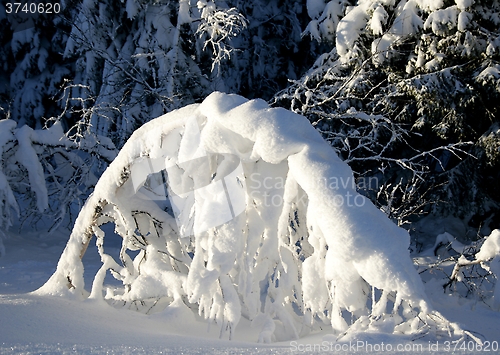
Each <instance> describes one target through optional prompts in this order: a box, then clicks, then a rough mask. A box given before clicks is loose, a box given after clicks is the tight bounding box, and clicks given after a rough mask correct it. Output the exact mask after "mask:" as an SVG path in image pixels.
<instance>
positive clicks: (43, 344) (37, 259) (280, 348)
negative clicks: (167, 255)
mask: <svg viewBox="0 0 500 355" xmlns="http://www.w3.org/2000/svg"><path fill="white" fill-rule="evenodd" d="M67 239H68V234H66V233H62V232H59V233H56V234H51V235H41V236H40V235H37V234H29V233H25V234H23V235H22V236H19V235H14V234H11V235H10V236H9V238H8V239H7V240H5V241H4V244H5V247H6V252H7V254H6V255H5V256H4V257H2V258H0V354H292V353H312V352H320V353H335V354H352V353H370V354H376V353H379V354H391V353H405V354H430V353H432V354H447V353H483V352H489V353H499V350H498V342H500V313H499V312H498V311H494V310H492V309H491V307H490V306H489V305H488V304H487V302H486V303H485V302H482V301H480V300H477V299H475V300H470V299H465V298H460V297H458V296H456V295H449V294H445V293H444V292H443V291H442V288H441V286H440V284H439V282H438V281H436V280H434V281H432V280H430V281H429V280H428V282H427V283H426V290H427V293H428V295H429V297H430V299H431V302H432V303H433V306H434V307H435V308H436V309H437V310H438V311H439V312H441V313H442V314H443V315H444V316H445V317H447V318H448V319H449V320H450V321H452V322H457V323H459V324H460V325H461V326H462V328H463V329H467V330H470V331H472V332H474V334H476V335H479V336H480V337H481V339H483V340H485V341H486V342H485V343H484V347H483V348H482V349H478V347H477V345H474V343H473V342H467V341H466V342H463V343H460V344H453V343H446V339H444V338H443V339H437V340H436V339H433V340H425V339H421V340H418V341H411V340H410V339H409V338H405V337H400V336H396V335H391V334H381V333H365V334H354V335H351V336H350V337H349V338H347V339H344V341H343V342H342V343H335V342H334V339H335V338H334V337H333V336H332V335H329V330H328V329H325V330H323V331H322V332H319V333H315V334H310V335H308V336H306V337H304V338H302V339H300V340H298V341H291V342H290V341H289V342H278V343H274V344H271V345H263V344H257V343H256V340H257V338H258V332H257V330H256V329H253V328H252V327H251V326H250V323H249V322H248V321H245V320H242V321H241V322H240V324H239V325H238V327H237V329H236V332H235V339H233V340H232V341H229V340H227V339H219V330H218V328H217V327H216V326H212V327H211V328H208V327H207V323H206V322H205V321H203V320H201V319H197V318H196V317H195V316H194V315H193V316H191V315H188V316H186V314H178V315H175V314H174V315H172V314H169V315H167V316H166V315H164V314H162V313H157V314H153V315H143V314H140V313H138V312H135V311H130V310H118V309H115V308H113V307H111V306H108V305H107V304H96V303H95V302H94V303H93V302H90V301H83V302H80V301H72V300H68V299H62V298H58V297H41V296H37V295H34V294H32V293H31V292H32V291H34V290H36V289H37V288H39V287H40V286H42V285H43V284H44V283H45V282H46V281H47V280H48V278H49V277H50V276H51V274H52V273H53V272H54V271H55V268H56V265H57V261H58V259H59V256H60V255H61V252H62V250H63V249H64V246H65V244H66V241H67ZM414 260H415V261H416V262H418V264H419V265H420V266H419V267H420V268H422V267H424V268H425V264H432V263H433V262H435V261H436V260H435V257H434V256H433V254H432V253H429V252H427V253H423V254H421V255H418V258H416V259H414ZM85 265H86V285H87V288H88V287H89V286H88V285H90V284H91V280H92V276H93V274H95V272H96V271H97V270H98V268H99V267H100V265H101V263H100V260H99V258H98V255H97V254H96V255H95V256H94V255H91V254H89V256H86V260H85ZM424 274H429V273H428V272H426V273H423V274H422V275H424ZM427 278H429V277H428V276H427ZM486 346H488V348H486ZM472 348H473V349H474V351H471V350H472ZM453 350H455V351H453ZM479 350H481V351H479ZM495 350H496V351H495Z"/></svg>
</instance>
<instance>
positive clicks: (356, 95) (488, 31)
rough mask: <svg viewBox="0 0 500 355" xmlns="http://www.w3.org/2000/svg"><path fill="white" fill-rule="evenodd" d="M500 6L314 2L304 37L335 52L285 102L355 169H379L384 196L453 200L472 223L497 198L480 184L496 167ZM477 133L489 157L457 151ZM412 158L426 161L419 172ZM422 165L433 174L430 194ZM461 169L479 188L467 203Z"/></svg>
mask: <svg viewBox="0 0 500 355" xmlns="http://www.w3.org/2000/svg"><path fill="white" fill-rule="evenodd" d="M499 11H500V4H499V2H498V1H468V0H457V1H426V0H403V1H395V0H387V1H383V0H364V1H355V2H353V1H330V2H328V3H326V4H325V3H324V2H323V1H309V2H308V13H309V15H310V17H311V22H310V23H309V25H308V26H307V28H306V30H305V32H304V35H307V36H310V37H312V38H313V39H315V40H317V41H321V42H323V43H331V44H332V46H333V48H332V49H331V51H330V52H327V53H325V54H323V55H322V56H320V57H319V58H318V59H317V61H316V63H315V64H314V66H313V67H312V68H311V69H310V70H309V72H308V73H306V74H305V75H304V76H303V77H302V78H301V79H300V80H297V81H294V82H293V84H292V85H291V87H290V88H288V89H287V90H286V91H284V92H281V93H279V94H278V95H277V96H276V101H277V102H278V103H279V104H280V105H286V106H287V107H289V108H290V109H292V110H293V111H295V112H298V113H301V114H304V115H306V116H307V117H308V118H309V119H310V120H311V121H312V122H313V124H314V125H315V126H316V127H317V128H318V129H320V130H321V131H323V132H325V137H326V138H327V139H329V140H331V142H332V145H333V146H334V147H336V148H337V149H338V150H339V151H340V154H341V155H342V156H343V157H344V158H345V159H346V160H347V161H349V160H351V161H353V162H354V164H352V163H351V166H352V167H353V168H354V170H355V171H356V172H358V173H360V174H368V175H372V176H377V177H378V178H379V181H380V182H381V184H380V186H379V187H382V189H381V190H379V194H378V195H379V196H389V197H391V196H392V197H394V198H396V199H399V200H400V201H399V202H398V203H401V202H402V200H404V199H405V198H409V200H410V201H411V202H410V205H413V206H418V205H420V202H419V200H422V202H425V200H426V199H427V201H430V200H434V201H438V200H446V201H448V202H452V203H449V204H447V205H441V207H440V213H445V214H446V213H449V212H454V213H458V212H459V211H458V210H457V209H456V206H462V207H463V209H464V211H462V213H460V214H459V216H460V217H462V218H463V219H464V220H469V219H470V218H471V217H472V215H473V214H474V213H480V212H481V209H483V207H482V205H484V204H482V203H481V200H482V199H484V198H488V199H491V198H495V197H494V196H495V195H494V194H491V193H489V192H488V191H486V190H485V189H484V188H483V187H482V186H485V185H484V184H483V183H481V180H482V179H483V177H482V176H485V175H487V173H488V171H489V170H487V167H491V166H492V164H493V165H494V164H497V163H495V160H494V159H492V157H493V156H494V154H493V155H492V153H491V152H494V151H496V150H497V147H498V141H497V139H496V138H495V137H496V135H497V133H496V132H497V130H498V129H497V124H498V119H499V112H498V107H497V105H496V104H495V100H497V99H498V97H499V94H500V91H499V88H500V86H498V82H499V81H498V80H499V75H498V69H499V68H498V59H499V49H498V48H499V47H498V46H499V44H500V42H499V38H500V37H499V36H500V33H499V31H498V23H499V20H500V17H499V13H500V12H499ZM468 141H472V142H473V143H474V145H475V148H474V149H472V150H469V151H470V152H472V153H474V154H475V155H477V156H478V158H479V161H476V160H474V161H471V159H472V158H468V159H464V158H466V157H467V156H466V155H465V154H464V153H463V152H458V151H455V152H453V151H450V149H449V148H450V144H462V143H466V142H468ZM439 146H444V147H448V148H447V149H442V150H440V151H438V150H436V148H437V147H439ZM455 147H457V146H456V145H455ZM465 147H466V146H462V148H465ZM424 152H427V153H432V154H427V153H424ZM453 153H456V154H453ZM417 158H419V159H417ZM358 159H359V160H361V161H363V165H356V160H358ZM402 161H403V162H404V163H405V164H408V165H409V163H410V162H411V161H413V162H414V163H417V165H418V166H417V167H416V166H415V165H413V166H412V167H411V169H410V170H411V171H412V172H410V173H409V174H408V173H405V172H404V171H401V169H399V168H398V167H397V166H396V165H399V166H400V167H401V165H402V164H400V163H401V162H402ZM461 161H465V163H462V164H458V163H460V162H461ZM457 164H458V166H457ZM478 165H479V168H477V166H478ZM495 166H496V165H495ZM407 167H408V166H407ZM407 167H405V168H407ZM454 167H456V168H455V169H453V168H454ZM415 168H417V169H415ZM421 168H422V169H423V170H422V169H421ZM471 168H472V172H471ZM415 170H417V171H419V172H420V173H425V172H426V171H427V172H429V173H432V174H431V175H428V176H427V177H426V178H425V179H424V180H422V179H420V181H421V182H425V183H421V184H420V188H419V193H414V191H415V189H416V188H417V187H418V186H416V185H415V181H417V182H418V181H419V179H417V180H415V179H414V177H415V174H414V172H415ZM443 170H449V172H447V173H444V174H443ZM397 171H400V172H397ZM460 175H464V176H468V178H467V179H468V181H467V183H466V185H467V186H468V188H467V189H466V190H467V191H469V192H471V195H469V196H468V197H467V199H466V200H465V201H464V200H462V201H461V202H460V203H459V202H458V200H455V199H456V198H458V196H459V194H460V190H462V188H461V187H460V188H459V189H457V183H458V182H454V180H459V179H458V176H460ZM471 177H472V179H471ZM461 182H463V180H461ZM400 183H402V185H401V184H400ZM444 184H447V186H448V187H449V188H448V189H446V190H445V189H440V188H439V186H444ZM399 186H401V188H399ZM395 187H398V188H399V189H400V191H399V192H398V193H394V192H395V191H394V188H395ZM436 187H437V188H436ZM429 189H430V190H429ZM383 190H385V191H386V192H387V193H383V194H382V193H380V192H382V191H383ZM405 191H410V192H411V193H414V196H413V197H414V198H411V195H409V194H406V193H405ZM432 194H434V195H433V196H434V197H432V198H431V195H432ZM450 194H451V195H450ZM398 196H399V197H398ZM425 196H427V198H425ZM415 198H416V199H415ZM389 202H390V201H387V200H385V201H381V203H382V204H384V205H385V206H388V205H389ZM464 202H466V203H464ZM398 208H399V207H398ZM404 211H407V209H406V208H403V212H404ZM419 211H420V212H421V211H422V210H421V209H420V210H419ZM427 211H429V209H427ZM395 212H397V213H399V212H398V211H395ZM483 212H485V211H483ZM405 213H406V212H405Z"/></svg>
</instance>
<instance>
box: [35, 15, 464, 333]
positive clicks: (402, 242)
mask: <svg viewBox="0 0 500 355" xmlns="http://www.w3.org/2000/svg"><path fill="white" fill-rule="evenodd" d="M353 11H355V10H353ZM141 171H142V173H140V172H141ZM144 171H146V172H147V173H144ZM146 175H147V176H146ZM332 179H335V180H336V181H342V183H341V184H332V183H331V181H332ZM353 179H354V177H353V174H352V171H351V169H350V168H349V166H348V165H347V164H346V163H344V162H342V161H341V160H340V158H339V157H338V156H337V155H336V154H335V152H334V151H333V149H332V148H331V146H330V145H329V144H328V143H327V142H325V141H324V140H323V139H322V138H321V136H320V135H319V134H318V133H317V131H316V130H315V129H314V128H313V127H312V126H311V125H310V124H309V122H308V121H307V119H305V118H304V117H302V116H299V115H297V114H294V113H292V112H290V111H287V110H284V109H280V108H269V106H268V105H267V104H266V102H264V101H262V100H252V101H249V100H247V99H245V98H243V97H241V96H237V95H227V94H222V93H213V94H211V95H210V96H209V97H208V98H206V99H205V101H203V103H201V104H196V105H190V106H187V107H185V108H182V109H180V110H177V111H173V112H171V113H168V114H166V115H164V116H162V117H159V118H157V119H155V120H152V121H150V122H149V123H147V124H145V125H143V126H142V127H141V128H139V129H138V130H137V131H136V132H135V133H134V134H133V135H132V137H131V138H130V139H129V140H128V142H127V143H126V144H125V146H124V147H123V149H122V150H121V152H120V154H119V155H118V157H117V158H116V159H115V160H114V161H113V163H112V164H111V165H110V166H109V168H108V169H107V170H106V171H105V173H104V174H103V175H102V177H101V178H100V180H99V182H98V183H97V185H96V188H95V191H94V193H93V194H92V196H91V197H90V198H89V199H88V200H87V202H86V204H85V206H84V207H83V208H82V210H81V212H80V214H79V216H78V218H77V221H76V222H75V225H74V228H73V231H72V234H71V237H70V240H69V241H68V244H67V246H66V248H65V250H64V252H63V254H62V256H61V258H60V261H59V263H58V266H57V270H56V272H55V273H54V275H53V276H52V277H51V278H50V280H49V281H48V282H47V283H46V284H45V285H44V286H43V287H42V288H40V289H39V290H38V291H37V294H42V295H62V296H70V297H76V298H77V299H83V298H85V297H87V295H88V293H87V292H86V290H85V285H84V278H83V272H84V268H83V263H82V256H83V254H84V253H85V251H86V249H87V247H88V245H89V243H90V240H91V239H92V237H93V236H94V235H95V236H96V245H97V250H98V252H99V255H100V257H101V260H102V267H101V268H100V270H99V271H98V272H97V274H96V276H95V278H94V281H93V284H92V289H91V293H90V298H91V299H93V300H95V301H96V302H100V303H102V300H103V299H105V300H107V301H108V302H110V303H111V304H115V305H119V306H120V307H127V308H132V309H137V310H139V311H142V312H144V313H153V312H159V311H162V310H163V309H167V311H168V312H173V313H175V314H176V312H184V311H185V310H186V308H179V305H180V304H181V303H184V305H185V306H186V307H188V308H191V309H193V310H195V311H197V312H198V314H199V315H200V316H202V317H204V318H205V319H206V320H207V321H209V322H210V323H216V324H217V325H218V326H219V327H220V330H221V336H222V335H224V334H228V336H229V338H231V337H232V336H233V334H234V331H235V329H236V326H237V324H238V323H239V322H240V321H241V320H242V318H246V319H248V320H251V321H252V324H253V325H254V326H255V327H259V328H260V329H261V333H260V335H259V337H258V339H256V340H259V341H263V342H269V341H276V340H278V341H279V340H287V339H295V338H298V337H301V336H304V335H306V334H308V333H309V332H311V331H314V330H318V329H320V328H323V327H325V326H326V325H331V327H332V329H333V331H334V333H335V334H338V335H340V336H342V335H345V332H346V331H348V330H349V329H355V330H358V331H362V330H363V329H378V330H379V331H384V332H397V333H403V334H425V333H428V332H433V333H436V334H437V333H439V332H441V331H445V330H446V332H449V331H451V332H452V333H455V335H457V334H458V335H459V334H461V331H460V329H459V328H458V327H457V326H456V325H452V324H450V323H448V322H447V321H446V320H444V318H442V317H441V316H440V315H439V314H438V313H437V312H436V311H433V310H432V309H431V307H430V305H429V302H428V301H427V297H426V295H425V292H424V288H423V285H422V282H421V280H420V278H419V276H418V274H417V273H416V270H415V269H414V267H413V264H412V261H411V259H410V257H409V254H408V246H409V235H408V233H407V232H406V231H405V230H403V229H401V228H399V227H397V226H396V225H395V224H394V223H392V222H391V221H390V220H389V219H388V218H387V217H386V216H385V215H384V214H383V213H382V212H381V211H380V210H378V209H377V208H376V207H375V206H374V205H373V204H372V203H371V202H370V201H368V200H367V199H366V198H364V197H363V196H361V195H359V194H358V193H357V192H356V189H355V184H354V183H353V181H354V180H353ZM164 183H166V185H167V189H166V190H163V194H164V195H163V198H162V196H161V193H160V192H161V188H160V189H159V187H162V186H164ZM153 192H154V193H153ZM145 196H149V197H145ZM153 196H156V197H153ZM221 216H222V217H221ZM109 222H112V223H114V225H115V233H116V234H117V235H119V236H120V237H121V238H122V247H121V250H120V252H119V260H116V259H115V257H114V256H112V255H111V254H108V252H107V250H106V248H105V245H106V243H105V239H106V238H112V235H111V236H107V235H106V233H105V232H104V230H103V229H101V227H100V226H101V225H103V224H106V223H109ZM108 271H109V272H110V273H111V275H112V276H114V277H115V278H116V279H118V280H120V281H121V282H122V283H123V286H116V285H115V286H109V285H105V280H106V273H107V272H108ZM105 291H106V292H105ZM169 307H170V308H169ZM431 319H433V320H431ZM436 319H438V320H439V321H437V320H436ZM450 327H451V329H453V330H450Z"/></svg>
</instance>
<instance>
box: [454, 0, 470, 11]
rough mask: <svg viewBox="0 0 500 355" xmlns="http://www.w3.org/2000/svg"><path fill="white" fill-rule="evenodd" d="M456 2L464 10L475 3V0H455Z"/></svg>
mask: <svg viewBox="0 0 500 355" xmlns="http://www.w3.org/2000/svg"><path fill="white" fill-rule="evenodd" d="M455 3H456V4H457V7H458V8H459V9H460V10H462V11H464V10H466V9H467V8H469V7H471V6H472V5H473V4H474V0H455Z"/></svg>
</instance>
